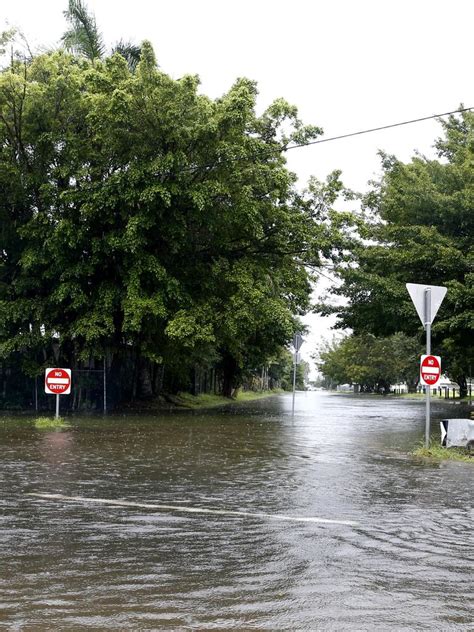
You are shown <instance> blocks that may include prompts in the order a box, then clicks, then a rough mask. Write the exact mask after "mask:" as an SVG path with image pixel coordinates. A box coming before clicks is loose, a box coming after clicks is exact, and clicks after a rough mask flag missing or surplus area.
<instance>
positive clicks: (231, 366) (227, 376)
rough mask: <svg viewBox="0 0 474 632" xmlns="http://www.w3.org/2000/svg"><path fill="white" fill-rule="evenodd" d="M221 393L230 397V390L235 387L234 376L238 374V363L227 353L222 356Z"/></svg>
mask: <svg viewBox="0 0 474 632" xmlns="http://www.w3.org/2000/svg"><path fill="white" fill-rule="evenodd" d="M221 365H222V372H223V383H222V395H223V396H224V397H229V398H231V397H232V392H233V390H234V388H235V387H236V378H237V375H238V365H237V362H236V360H235V358H234V357H232V356H231V355H230V354H229V353H225V354H224V356H223V358H222V363H221Z"/></svg>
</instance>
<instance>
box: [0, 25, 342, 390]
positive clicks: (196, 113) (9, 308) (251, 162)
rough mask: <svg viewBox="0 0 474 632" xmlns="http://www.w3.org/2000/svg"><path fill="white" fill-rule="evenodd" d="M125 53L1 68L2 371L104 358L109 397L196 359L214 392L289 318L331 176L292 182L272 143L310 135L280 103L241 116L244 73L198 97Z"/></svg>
mask: <svg viewBox="0 0 474 632" xmlns="http://www.w3.org/2000/svg"><path fill="white" fill-rule="evenodd" d="M68 37H69V40H68V41H69V43H71V41H72V39H71V38H72V35H71V34H69V35H68ZM139 50H140V61H139V63H138V65H137V66H136V68H135V67H134V65H131V64H130V63H127V60H126V59H125V58H124V57H123V56H122V55H121V54H119V53H115V54H113V55H112V56H110V57H105V58H103V59H100V55H99V52H100V53H101V55H102V56H103V54H102V51H99V52H98V53H97V55H91V56H90V57H92V59H89V58H88V57H87V56H80V55H72V54H69V53H68V52H66V51H64V50H58V51H53V52H50V53H47V54H43V55H39V56H36V57H33V58H31V59H18V58H14V59H12V62H11V63H10V64H9V65H8V66H7V67H5V68H4V70H3V71H2V72H1V75H0V225H1V229H0V230H1V233H0V235H1V246H0V358H1V359H2V372H3V378H4V380H5V379H6V377H8V376H11V375H14V376H15V380H16V381H17V382H18V379H19V377H18V376H19V375H20V374H21V375H29V376H32V377H33V376H39V375H41V374H42V371H43V368H44V366H48V365H58V364H59V365H64V366H71V367H73V368H76V369H78V368H81V367H82V368H91V367H92V368H93V367H94V366H95V363H96V362H98V361H101V362H102V361H103V359H104V358H105V359H106V362H107V366H108V368H109V371H110V375H111V377H112V382H113V384H114V386H115V390H116V397H115V399H128V398H130V397H134V396H135V395H142V396H146V395H151V394H153V393H156V392H157V391H158V390H160V389H162V388H163V381H165V382H166V384H167V388H169V389H174V390H176V389H178V388H192V384H193V383H195V381H194V382H193V377H192V375H193V372H194V371H195V370H196V367H199V368H200V369H202V368H204V369H206V370H207V369H209V370H210V369H212V370H213V371H214V372H215V373H214V377H213V380H214V382H213V383H214V385H215V384H216V379H217V382H218V388H219V389H220V390H221V391H223V392H224V393H225V394H226V395H231V393H232V391H233V389H234V388H235V387H236V386H238V385H239V384H240V382H241V381H242V379H243V378H244V377H245V375H246V374H247V373H249V372H252V371H259V370H260V367H261V366H264V365H265V364H268V361H269V359H270V358H272V357H275V355H277V354H278V353H279V352H280V350H281V348H282V346H283V345H285V344H287V343H288V342H289V341H290V340H291V337H292V335H293V333H294V331H295V329H297V328H299V324H298V320H297V316H298V315H299V314H302V313H304V311H305V310H307V309H308V307H309V304H310V288H311V286H310V280H311V277H310V274H309V272H308V269H309V268H308V266H309V267H317V266H318V265H320V260H321V256H322V255H328V254H329V252H330V250H331V248H332V244H333V242H334V239H333V238H332V237H331V235H330V231H331V229H330V228H329V223H328V221H327V218H328V213H329V211H328V208H327V207H328V203H327V201H328V200H330V199H333V196H332V193H331V192H334V191H336V190H337V189H338V187H339V186H340V185H339V183H338V179H337V175H335V176H332V177H330V178H329V179H328V182H327V183H326V184H324V185H319V184H318V183H315V182H313V183H312V186H311V188H310V191H309V192H308V193H307V194H306V195H304V196H303V195H301V194H298V193H297V191H296V189H295V186H294V185H295V176H294V175H293V174H292V173H290V172H289V171H288V170H287V168H286V166H285V159H284V157H283V153H282V151H283V150H284V149H285V147H287V146H288V144H289V143H291V142H303V143H304V142H305V141H307V140H309V139H312V138H314V137H315V136H317V135H318V134H319V133H320V130H319V129H317V128H315V127H305V126H303V125H302V123H301V122H300V120H299V119H298V117H297V112H296V109H295V108H294V107H292V106H290V105H288V104H287V103H286V102H285V101H283V100H277V101H276V102H274V103H273V104H272V105H271V106H270V107H269V108H268V109H267V110H266V111H265V112H264V113H263V114H262V115H260V116H258V115H257V114H256V111H255V105H256V97H257V89H256V86H255V84H254V83H253V82H251V81H249V80H246V79H239V80H238V81H236V83H235V84H234V85H233V86H232V87H231V89H230V90H229V91H228V92H227V93H226V94H224V95H223V96H222V97H221V98H219V99H216V100H211V99H209V98H208V97H206V96H204V95H202V94H200V93H199V89H198V86H199V81H198V79H197V78H196V77H194V76H185V77H183V78H181V79H179V80H173V79H171V78H170V77H169V76H168V75H166V74H165V73H163V72H162V71H161V70H160V69H159V68H158V66H157V64H156V61H155V57H154V52H153V50H152V48H151V46H150V44H148V43H146V42H145V43H143V44H142V46H141V47H140V49H139ZM58 349H59V351H58ZM216 376H217V378H216ZM137 389H138V390H137Z"/></svg>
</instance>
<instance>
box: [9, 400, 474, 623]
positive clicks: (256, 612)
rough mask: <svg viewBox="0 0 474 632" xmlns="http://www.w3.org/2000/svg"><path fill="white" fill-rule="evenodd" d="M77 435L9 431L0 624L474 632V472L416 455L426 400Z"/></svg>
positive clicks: (307, 406)
mask: <svg viewBox="0 0 474 632" xmlns="http://www.w3.org/2000/svg"><path fill="white" fill-rule="evenodd" d="M433 408H434V410H433V413H434V417H435V418H441V417H459V416H463V415H462V412H463V411H461V409H460V407H459V406H456V405H451V406H446V405H444V404H439V403H436V402H435V403H434V406H433ZM71 424H72V425H71V427H70V428H68V429H64V430H61V431H49V430H38V429H36V428H35V427H34V425H33V424H32V423H29V422H28V420H25V419H21V420H20V419H10V418H8V417H6V416H4V417H1V418H0V443H1V446H2V452H1V455H2V456H1V460H0V490H1V493H0V556H1V559H0V629H5V630H102V629H103V630H109V629H110V630H155V629H170V630H202V629H205V630H212V629H216V630H225V629H244V630H249V629H263V630H451V629H452V630H473V629H474V610H473V601H472V592H473V588H474V585H473V577H474V572H473V571H474V541H473V528H472V527H473V518H474V512H473V480H474V468H473V466H472V465H471V464H469V463H456V462H443V463H432V462H426V461H421V460H416V459H414V458H412V457H411V456H410V455H409V452H410V450H411V449H412V448H413V446H414V445H415V443H417V442H418V441H420V440H422V438H423V431H424V407H423V403H422V402H420V401H409V400H402V399H400V400H393V399H382V398H375V397H364V396H357V397H355V396H347V395H335V394H327V393H323V392H310V393H298V394H297V397H296V412H295V416H294V418H293V417H292V416H291V395H282V396H277V397H273V398H271V399H267V400H261V401H258V402H254V403H248V404H243V405H239V406H237V405H235V406H232V407H229V408H226V409H223V410H219V411H217V410H214V411H212V412H208V413H186V414H181V413H174V414H166V415H163V414H162V415H160V416H159V417H151V416H138V415H136V416H127V417H109V418H107V419H105V420H104V419H102V418H95V419H91V418H80V419H79V418H77V419H75V420H72V422H71ZM436 426H437V424H435V423H434V424H433V427H434V428H436Z"/></svg>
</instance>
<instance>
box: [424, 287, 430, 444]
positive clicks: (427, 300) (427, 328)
mask: <svg viewBox="0 0 474 632" xmlns="http://www.w3.org/2000/svg"><path fill="white" fill-rule="evenodd" d="M424 312H425V331H426V355H431V288H429V287H427V288H425V309H424ZM425 388H426V412H425V448H429V447H430V423H431V416H430V415H431V410H430V406H431V386H429V385H428V386H425Z"/></svg>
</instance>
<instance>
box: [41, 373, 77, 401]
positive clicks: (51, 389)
mask: <svg viewBox="0 0 474 632" xmlns="http://www.w3.org/2000/svg"><path fill="white" fill-rule="evenodd" d="M44 391H45V393H47V394H48V395H69V393H70V392H71V369H46V371H45V374H44Z"/></svg>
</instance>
